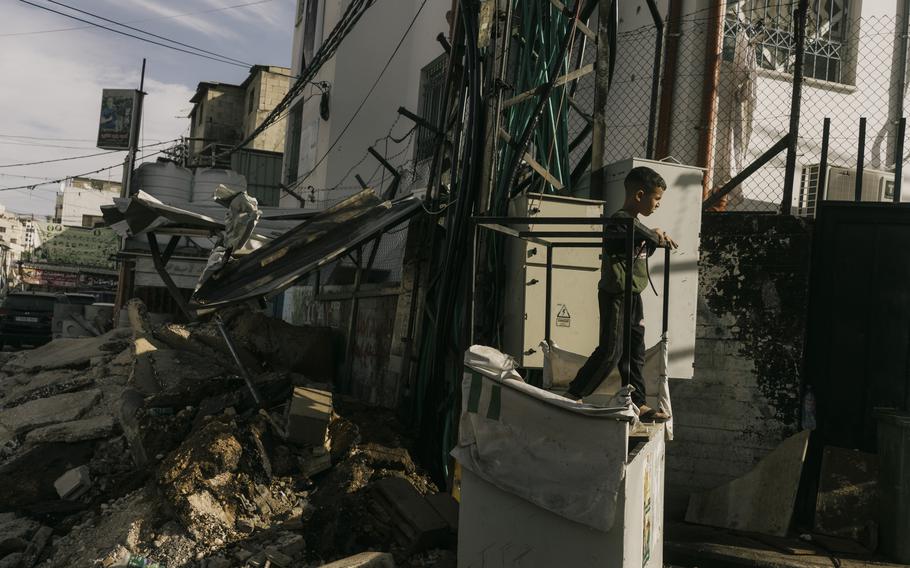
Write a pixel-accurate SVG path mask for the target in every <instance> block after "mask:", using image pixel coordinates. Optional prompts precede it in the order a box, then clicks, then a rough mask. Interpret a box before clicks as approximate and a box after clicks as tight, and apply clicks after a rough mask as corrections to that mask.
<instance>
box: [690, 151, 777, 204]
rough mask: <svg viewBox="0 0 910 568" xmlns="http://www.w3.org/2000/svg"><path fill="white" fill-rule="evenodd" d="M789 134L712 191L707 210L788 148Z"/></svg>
mask: <svg viewBox="0 0 910 568" xmlns="http://www.w3.org/2000/svg"><path fill="white" fill-rule="evenodd" d="M789 136H790V135H789V134H787V135H786V136H784V137H783V138H781V139H780V140H778V141H777V143H776V144H774V146H771V147H770V148H768V149H767V150H766V151H765V153H764V154H762V155H761V156H759V157H758V158H756V159H755V161H754V162H752V163H751V164H749V165H748V166H746V167H745V168H743V169H742V171H741V172H739V173H738V174H736V175H735V176H733V179H731V180H730V181H728V182H727V183H725V184H724V185H723V187H721V188H720V189H718V190H717V191H714V192H712V193H710V194H709V195H708V197H707V199H705V203H704V209H705V210H706V211H709V210H711V209H712V208H713V207H715V206H716V205H718V204H719V203H721V200H722V199H723V198H724V197H726V195H727V194H728V193H730V192H731V191H733V189H734V188H735V187H736V186H738V185H739V184H741V183H742V182H743V181H744V180H745V179H746V178H748V177H749V176H751V175H752V174H754V173H755V172H756V170H758V168H760V167H762V166H764V165H765V164H767V163H768V162H770V161H771V158H773V157H774V156H776V155H778V154H780V153H781V152H782V151H783V150H784V148H786V147H787V145H788V144H789ZM720 210H721V211H722V210H723V206H721V207H720Z"/></svg>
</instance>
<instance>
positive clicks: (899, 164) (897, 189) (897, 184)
mask: <svg viewBox="0 0 910 568" xmlns="http://www.w3.org/2000/svg"><path fill="white" fill-rule="evenodd" d="M908 1H910V0H908ZM906 129H907V118H906V117H904V116H902V117H901V119H900V121H899V122H898V123H897V140H895V141H894V156H895V161H894V202H895V203H900V202H901V185H902V184H901V180H902V178H903V175H904V174H903V172H904V132H905V131H906Z"/></svg>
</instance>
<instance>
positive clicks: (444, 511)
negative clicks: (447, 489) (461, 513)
mask: <svg viewBox="0 0 910 568" xmlns="http://www.w3.org/2000/svg"><path fill="white" fill-rule="evenodd" d="M426 499H427V503H429V504H430V506H431V507H433V510H434V511H436V514H438V515H439V516H440V517H442V520H444V521H445V522H446V524H447V525H449V531H451V532H458V501H456V500H455V498H454V497H452V495H451V494H449V493H436V494H435V495H428V496H427V498H426Z"/></svg>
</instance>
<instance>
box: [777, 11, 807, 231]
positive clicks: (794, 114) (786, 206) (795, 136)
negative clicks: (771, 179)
mask: <svg viewBox="0 0 910 568" xmlns="http://www.w3.org/2000/svg"><path fill="white" fill-rule="evenodd" d="M808 12H809V0H799V7H798V8H797V16H796V37H795V41H796V54H795V55H796V57H795V59H796V61H795V62H794V64H793V65H794V69H793V94H792V98H791V99H790V145H789V146H788V147H787V163H786V166H785V168H784V172H785V173H784V197H783V199H782V200H781V204H780V212H781V213H783V214H785V215H786V214H788V213H790V210H791V208H792V206H793V182H794V180H793V176H794V175H795V174H796V145H797V143H798V142H799V109H800V102H801V100H802V92H803V60H804V59H805V53H806V14H807V13H808Z"/></svg>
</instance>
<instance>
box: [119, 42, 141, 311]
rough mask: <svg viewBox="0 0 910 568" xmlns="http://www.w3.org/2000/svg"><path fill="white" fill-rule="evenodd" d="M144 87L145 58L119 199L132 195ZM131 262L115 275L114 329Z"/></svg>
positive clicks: (123, 241)
mask: <svg viewBox="0 0 910 568" xmlns="http://www.w3.org/2000/svg"><path fill="white" fill-rule="evenodd" d="M144 87H145V58H144V57H143V58H142V71H141V72H140V73H139V90H138V91H136V98H135V103H134V105H133V117H132V120H131V121H130V142H129V149H128V150H127V152H126V158H125V159H124V160H123V177H122V178H121V186H120V197H122V198H126V197H129V196H130V194H131V193H132V192H131V191H130V185H131V183H132V180H133V168H134V167H135V166H136V150H137V148H138V146H139V132H140V130H139V129H140V128H141V125H142V99H143V98H144V97H145V92H143V88H144ZM125 247H126V239H125V238H124V239H120V250H121V251H122V250H123V249H124V248H125ZM132 276H133V270H132V262H129V261H126V260H121V261H120V267H119V269H118V274H117V297H116V302H115V304H114V318H115V320H114V327H116V326H117V318H118V317H119V315H120V309H121V308H122V307H123V306H124V304H126V301H127V299H128V298H127V295H128V294H129V292H130V290H131V289H132V287H133V286H132Z"/></svg>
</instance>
